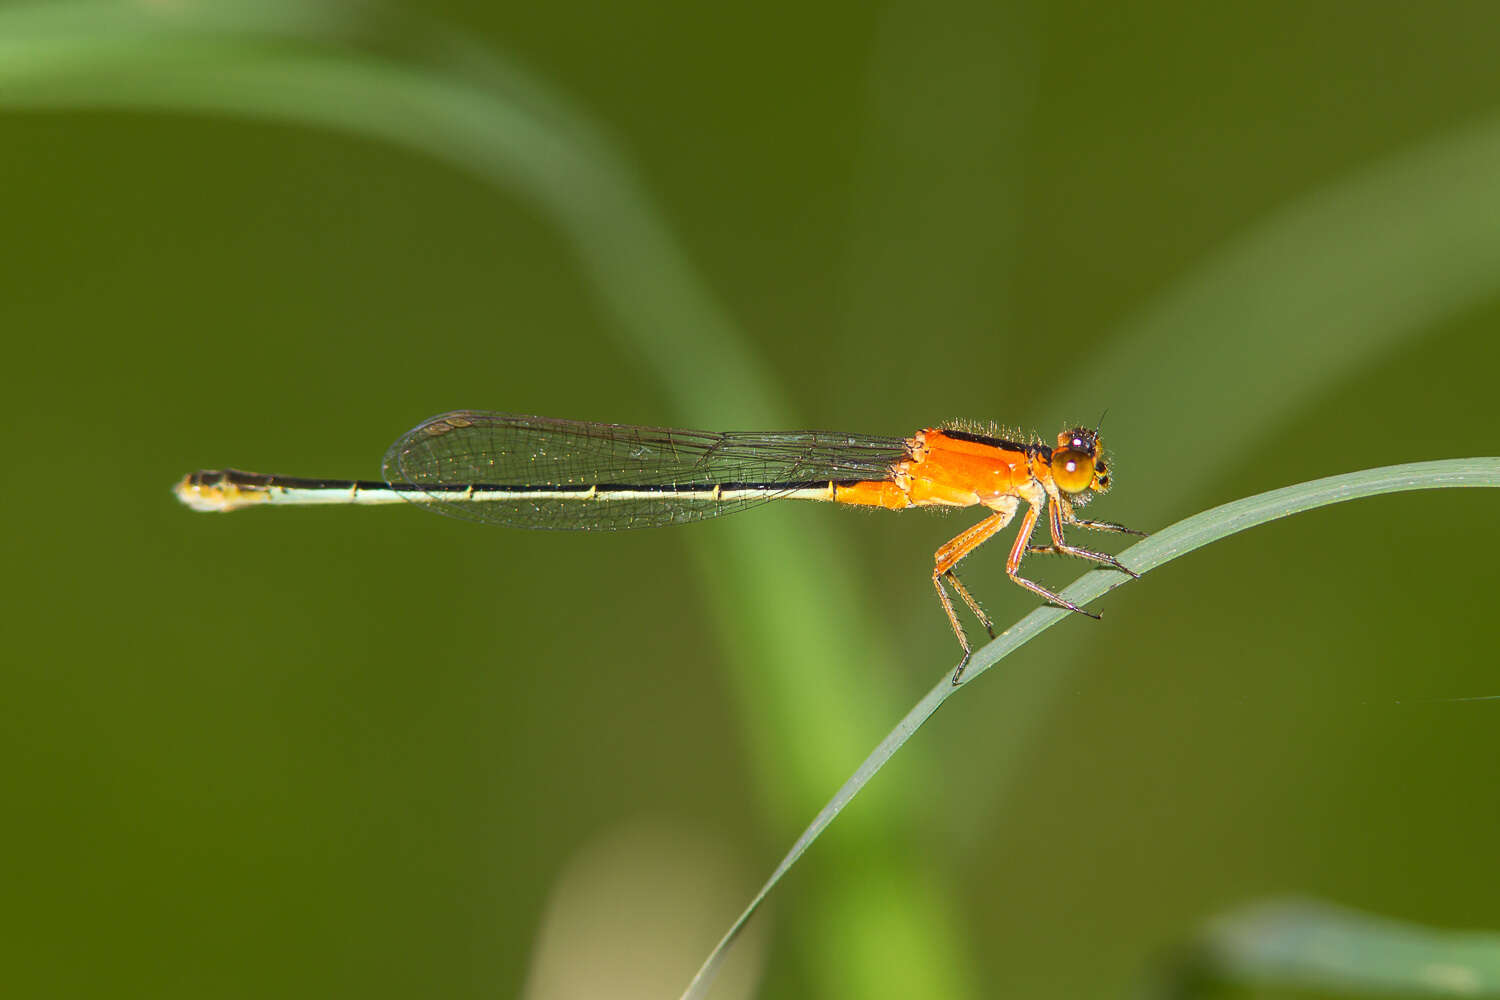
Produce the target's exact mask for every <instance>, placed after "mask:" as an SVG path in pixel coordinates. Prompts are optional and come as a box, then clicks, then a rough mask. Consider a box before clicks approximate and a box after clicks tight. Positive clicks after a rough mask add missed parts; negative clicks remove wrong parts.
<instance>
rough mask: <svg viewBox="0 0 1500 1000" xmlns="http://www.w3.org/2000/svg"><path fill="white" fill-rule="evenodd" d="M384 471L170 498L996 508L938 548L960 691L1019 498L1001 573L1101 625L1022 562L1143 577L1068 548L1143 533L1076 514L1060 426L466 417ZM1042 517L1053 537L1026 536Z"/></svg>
mask: <svg viewBox="0 0 1500 1000" xmlns="http://www.w3.org/2000/svg"><path fill="white" fill-rule="evenodd" d="M383 473H384V476H385V478H384V480H383V481H361V480H347V479H304V478H298V477H292V476H274V475H262V474H260V473H254V472H241V471H238V470H235V469H223V470H205V471H201V472H194V473H192V474H191V475H188V476H185V477H183V479H182V480H181V481H180V482H179V483H178V484H177V487H176V493H177V496H178V498H179V499H180V500H181V501H182V502H183V503H185V504H187V505H188V506H189V507H192V508H193V509H195V510H209V511H227V510H238V509H239V508H241V507H250V506H256V505H260V504H383V503H401V502H413V503H416V504H418V505H419V506H423V507H427V508H430V509H432V510H436V511H439V512H441V513H444V514H451V515H453V516H455V517H462V518H467V519H469V520H473V521H484V522H487V523H491V524H502V525H507V526H509V527H517V528H551V529H567V530H583V531H587V530H617V529H622V528H640V527H649V526H653V525H662V524H682V523H685V522H688V521H697V520H703V519H705V518H710V517H716V516H718V515H720V514H728V513H732V512H734V511H738V510H743V509H745V508H746V507H751V506H754V505H755V504H758V503H763V502H765V501H767V500H781V499H793V500H821V501H825V502H829V503H841V504H851V505H854V506H860V507H879V508H883V509H886V510H904V509H906V508H908V507H927V508H950V509H951V508H961V507H974V506H981V507H984V508H986V509H987V510H988V511H989V512H990V513H989V515H988V516H987V517H985V518H984V520H982V521H980V522H979V523H977V524H975V525H972V526H971V527H969V528H967V529H966V530H964V531H963V532H961V533H959V534H958V535H957V536H956V537H955V538H953V539H951V540H949V541H948V542H947V544H945V545H943V546H942V547H941V548H939V549H938V550H937V552H936V553H935V554H934V566H933V570H932V584H933V587H934V588H936V590H937V595H938V600H939V601H940V602H941V603H942V607H943V613H944V614H946V615H947V616H948V622H949V624H950V625H952V627H953V634H954V635H955V636H957V637H958V642H959V645H960V646H962V647H963V653H964V655H963V660H962V662H960V664H959V666H958V669H957V670H955V671H954V674H953V683H955V684H957V683H958V682H959V680H960V679H961V678H962V677H963V672H964V668H965V666H967V665H968V662H969V657H970V655H971V653H972V649H971V647H970V645H969V639H968V636H967V635H966V634H965V632H964V628H963V625H962V624H961V623H960V622H959V619H958V613H957V611H956V610H955V608H954V605H953V600H952V598H951V597H950V596H949V593H948V588H952V590H953V592H954V593H955V594H957V595H958V597H959V599H960V600H962V601H963V603H964V604H965V605H966V606H967V607H968V609H969V610H970V611H971V612H973V614H974V616H975V618H976V619H978V621H979V623H980V625H982V626H983V627H984V629H985V631H986V632H988V633H989V635H990V636H991V638H993V637H994V636H995V634H996V633H995V625H994V622H993V621H992V620H991V619H990V617H989V615H988V614H986V613H985V611H984V609H983V608H982V607H980V605H979V602H978V601H976V600H975V599H974V597H973V595H972V594H970V593H969V590H968V588H967V587H965V586H964V585H963V583H962V582H961V581H960V580H959V578H958V574H957V572H956V569H957V566H958V564H959V562H960V561H961V560H962V559H963V558H964V557H965V556H967V555H968V554H969V553H970V552H973V551H974V550H975V549H976V548H978V547H979V546H980V545H982V544H984V543H985V542H986V541H988V540H989V539H990V538H992V537H993V536H994V535H995V534H997V533H998V532H999V531H1001V530H1002V529H1003V528H1005V527H1006V525H1008V524H1009V523H1010V522H1011V520H1012V519H1014V518H1015V516H1016V514H1017V513H1018V512H1019V511H1020V509H1021V506H1022V505H1023V504H1024V505H1025V507H1026V513H1025V514H1024V516H1023V517H1022V519H1021V527H1020V530H1019V531H1018V532H1017V533H1016V539H1015V541H1014V542H1013V543H1012V544H1011V547H1010V556H1009V558H1007V560H1006V563H1005V572H1006V573H1007V575H1009V576H1010V578H1011V579H1012V580H1014V581H1015V582H1016V583H1018V584H1020V585H1021V586H1022V587H1025V588H1026V589H1027V590H1029V591H1031V592H1032V593H1034V594H1036V595H1037V596H1038V597H1041V598H1042V599H1043V600H1045V601H1047V602H1049V603H1051V604H1055V605H1057V606H1059V607H1063V608H1067V609H1068V610H1070V611H1076V612H1078V613H1079V614H1083V615H1088V616H1089V617H1091V618H1097V617H1099V616H1098V615H1096V614H1094V613H1093V612H1091V611H1087V610H1085V609H1083V608H1081V607H1079V606H1078V605H1076V604H1074V603H1073V602H1071V601H1069V600H1067V599H1066V598H1064V597H1063V596H1062V595H1060V594H1058V593H1056V592H1054V591H1052V590H1049V589H1048V588H1046V587H1044V586H1042V585H1041V584H1039V583H1037V582H1035V581H1034V580H1029V579H1027V578H1026V577H1023V576H1021V575H1020V568H1021V561H1022V559H1023V558H1024V557H1025V556H1026V554H1027V553H1032V552H1035V553H1052V554H1058V555H1069V556H1075V557H1078V558H1080V559H1085V560H1088V561H1090V562H1093V563H1097V564H1099V565H1100V566H1104V567H1107V568H1109V569H1114V570H1118V571H1119V572H1121V573H1124V574H1126V575H1128V576H1132V577H1134V576H1136V575H1137V574H1136V573H1134V572H1133V571H1131V570H1130V569H1128V568H1126V567H1125V566H1124V565H1122V564H1121V563H1120V562H1119V560H1117V559H1116V558H1115V557H1114V556H1111V555H1107V554H1105V553H1102V552H1094V551H1091V550H1089V549H1085V548H1080V547H1078V546H1076V545H1071V544H1069V543H1068V541H1067V540H1066V538H1065V537H1064V528H1065V527H1067V526H1074V527H1080V528H1091V529H1094V530H1097V531H1112V532H1121V533H1125V534H1132V535H1139V534H1143V532H1139V531H1132V530H1131V529H1129V528H1126V527H1124V526H1122V525H1118V524H1113V523H1111V522H1108V521H1089V520H1085V519H1083V518H1080V517H1079V516H1078V513H1077V508H1079V507H1080V506H1082V505H1083V504H1084V503H1085V502H1087V501H1088V499H1089V498H1090V497H1092V496H1093V495H1094V494H1096V493H1103V492H1104V491H1106V490H1108V489H1109V486H1110V478H1109V469H1108V468H1107V466H1106V462H1105V458H1104V455H1103V446H1102V445H1101V443H1100V441H1099V435H1098V431H1097V429H1094V430H1090V429H1088V428H1085V427H1077V428H1073V429H1070V430H1067V431H1064V432H1063V433H1061V434H1059V435H1058V436H1057V445H1056V447H1048V446H1047V445H1044V444H1042V443H1041V442H1040V441H1036V440H1033V441H1029V442H1027V441H1016V440H1010V439H1007V438H1004V437H999V436H995V434H994V433H990V434H984V433H979V432H978V431H977V430H972V429H968V428H966V427H957V426H955V427H946V428H933V427H929V428H926V429H924V430H920V431H918V432H917V433H915V434H913V435H912V436H911V437H908V438H894V437H877V436H872V435H866V434H844V433H835V432H830V431H732V432H727V433H716V432H710V431H693V430H677V429H671V428H665V427H637V426H631V425H627V424H604V423H592V422H587V421H577V420H558V419H553V418H549V417H528V416H519V415H516V414H510V413H491V412H484V411H479V410H459V411H455V412H453V413H445V414H442V415H441V416H437V417H433V418H432V419H431V420H426V421H424V422H422V423H421V424H418V425H417V426H416V427H414V428H412V429H411V430H410V431H408V432H407V433H405V434H403V435H402V436H401V437H400V438H399V439H398V440H397V441H396V443H395V444H393V445H391V447H390V449H389V450H388V451H387V452H386V455H385V462H384V465H383ZM1044 510H1045V511H1046V514H1047V526H1048V531H1049V534H1050V535H1051V540H1052V544H1050V545H1032V544H1031V536H1032V533H1033V531H1034V529H1035V528H1036V524H1037V520H1038V519H1039V518H1040V516H1041V514H1042V512H1043V511H1044Z"/></svg>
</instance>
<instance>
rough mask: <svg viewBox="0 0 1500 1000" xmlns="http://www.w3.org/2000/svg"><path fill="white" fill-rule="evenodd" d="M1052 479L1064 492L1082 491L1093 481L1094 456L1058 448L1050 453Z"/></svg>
mask: <svg viewBox="0 0 1500 1000" xmlns="http://www.w3.org/2000/svg"><path fill="white" fill-rule="evenodd" d="M1052 481H1053V482H1055V483H1057V488H1058V489H1060V490H1062V491H1063V492H1064V493H1082V492H1083V491H1084V490H1086V489H1088V488H1089V485H1090V484H1091V483H1092V482H1093V481H1094V456H1093V455H1090V454H1089V453H1088V452H1086V451H1074V450H1073V449H1071V448H1059V449H1058V450H1057V451H1054V452H1053V453H1052Z"/></svg>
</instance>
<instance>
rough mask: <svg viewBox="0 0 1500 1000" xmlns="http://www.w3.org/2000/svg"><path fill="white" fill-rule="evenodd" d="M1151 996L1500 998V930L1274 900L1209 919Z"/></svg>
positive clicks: (1322, 903)
mask: <svg viewBox="0 0 1500 1000" xmlns="http://www.w3.org/2000/svg"><path fill="white" fill-rule="evenodd" d="M1158 979H1159V982H1158V983H1157V984H1155V987H1154V988H1153V989H1152V990H1151V994H1152V995H1155V996H1163V997H1172V998H1184V1000H1186V998H1189V997H1196V996H1205V995H1213V994H1215V993H1217V992H1218V991H1219V990H1221V989H1222V987H1224V986H1231V987H1233V986H1240V987H1244V986H1251V987H1259V988H1262V989H1264V988H1270V989H1276V990H1287V991H1292V990H1296V991H1306V990H1315V991H1318V992H1319V993H1324V994H1329V995H1333V996H1391V995H1400V996H1409V997H1495V996H1500V934H1497V933H1494V932H1482V931H1452V930H1438V929H1435V928H1431V927H1424V926H1421V925H1419V924H1412V923H1406V922H1404V921H1399V920H1391V919H1389V918H1386V917H1377V916H1374V915H1371V914H1367V913H1361V912H1360V911H1358V910H1353V909H1349V908H1346V907H1342V906H1334V905H1333V904H1330V903H1324V902H1319V901H1317V900H1303V899H1284V900H1270V901H1267V902H1261V903H1254V904H1251V905H1248V906H1243V907H1240V908H1238V909H1234V910H1231V911H1229V912H1228V913H1225V914H1223V915H1221V916H1219V917H1216V918H1214V919H1213V920H1211V921H1209V923H1208V926H1207V927H1206V928H1205V930H1204V932H1203V935H1202V937H1201V939H1200V940H1199V941H1198V942H1197V943H1196V944H1194V945H1192V946H1191V947H1190V948H1189V949H1188V950H1187V951H1186V952H1185V953H1184V954H1183V955H1182V956H1181V957H1180V958H1179V959H1177V960H1176V961H1175V962H1174V963H1173V964H1172V965H1171V966H1169V967H1167V968H1165V969H1164V970H1163V971H1162V972H1161V973H1160V974H1159V975H1158Z"/></svg>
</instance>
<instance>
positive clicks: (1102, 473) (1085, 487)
mask: <svg viewBox="0 0 1500 1000" xmlns="http://www.w3.org/2000/svg"><path fill="white" fill-rule="evenodd" d="M1051 464H1052V481H1053V482H1055V483H1057V488H1058V489H1060V490H1062V491H1063V492H1064V493H1072V494H1079V493H1086V492H1087V491H1089V490H1093V491H1094V492H1096V493H1103V492H1104V491H1105V490H1107V489H1109V470H1108V469H1106V468H1105V466H1104V445H1103V442H1101V441H1100V440H1099V434H1098V432H1097V431H1094V430H1090V429H1089V428H1087V427H1075V428H1073V429H1072V430H1068V431H1063V432H1062V433H1061V434H1059V435H1058V436H1057V448H1056V449H1055V450H1054V451H1053V452H1052V463H1051Z"/></svg>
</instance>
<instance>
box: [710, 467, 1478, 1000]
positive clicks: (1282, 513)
mask: <svg viewBox="0 0 1500 1000" xmlns="http://www.w3.org/2000/svg"><path fill="white" fill-rule="evenodd" d="M1457 487H1492V488H1494V487H1500V458H1462V459H1448V460H1444V461H1437V462H1417V463H1413V464H1409V465H1392V466H1386V467H1384V468H1379V469H1370V470H1367V471H1364V472H1351V473H1348V474H1346V475H1341V476H1331V477H1329V478H1327V479H1317V480H1313V481H1312V482H1308V483H1301V484H1298V485H1296V486H1287V487H1284V488H1282V489H1278V490H1271V491H1270V492H1267V493H1261V494H1258V495H1256V496H1253V497H1247V498H1246V499H1244V500H1236V501H1234V502H1233V503H1227V504H1224V505H1222V506H1219V507H1215V508H1213V509H1211V510H1206V511H1204V512H1202V513H1201V514H1195V515H1193V516H1192V517H1189V518H1186V519H1184V520H1182V521H1179V522H1177V523H1176V524H1174V525H1172V526H1171V527H1169V528H1164V529H1162V530H1161V531H1158V532H1157V533H1156V534H1154V535H1152V536H1151V537H1149V538H1147V539H1144V540H1143V541H1141V542H1138V543H1137V544H1135V545H1133V546H1131V547H1130V548H1129V549H1127V550H1125V551H1124V552H1122V553H1121V554H1120V557H1119V558H1120V561H1121V562H1123V563H1124V564H1125V565H1127V566H1129V567H1130V568H1131V569H1133V570H1135V571H1136V572H1137V573H1141V574H1145V573H1147V572H1149V571H1150V570H1152V569H1155V568H1156V567H1158V566H1162V565H1165V564H1166V563H1169V562H1171V561H1172V560H1173V559H1176V558H1178V557H1180V556H1184V555H1187V554H1188V553H1189V552H1192V551H1193V550H1194V549H1199V548H1202V547H1203V546H1205V545H1208V544H1209V543H1211V542H1215V541H1218V540H1219V539H1222V538H1227V537H1228V536H1230V535H1234V534H1238V533H1239V532H1242V531H1245V530H1247V529H1249V528H1253V527H1256V526H1257V525H1261V524H1265V523H1267V522H1269V521H1274V520H1277V519H1279V518H1283V517H1290V516H1291V515H1293V514H1299V513H1302V512H1304V511H1308V510H1313V509H1315V508H1318V507H1326V506H1328V505H1329V504H1335V503H1342V502H1344V501H1348V500H1358V499H1361V498H1363V497H1371V496H1380V495H1383V494H1387V493H1401V492H1406V491H1409V490H1428V489H1450V488H1457ZM1126 582H1130V581H1128V580H1127V579H1126V578H1125V577H1122V576H1121V575H1120V574H1119V573H1117V572H1114V571H1111V570H1092V571H1090V572H1089V573H1086V574H1085V575H1084V576H1082V577H1080V578H1079V579H1078V580H1076V581H1075V582H1074V583H1073V584H1072V585H1071V586H1069V587H1068V588H1067V589H1065V590H1063V591H1062V595H1063V596H1064V597H1066V598H1068V599H1069V600H1071V601H1073V602H1074V603H1075V604H1080V605H1082V604H1086V603H1088V602H1089V601H1092V600H1094V599H1096V598H1098V597H1101V596H1103V595H1104V594H1105V593H1107V592H1108V591H1110V590H1113V589H1114V588H1115V587H1118V586H1120V585H1121V584H1122V583H1126ZM1071 614H1072V613H1071V612H1069V611H1065V610H1063V609H1062V608H1052V607H1043V608H1038V609H1037V610H1035V611H1033V612H1031V613H1030V614H1029V615H1027V616H1026V617H1025V618H1022V619H1021V620H1020V621H1019V622H1017V623H1016V624H1015V625H1014V626H1012V627H1011V628H1009V629H1007V630H1006V631H1005V632H1004V633H1003V634H1002V635H1000V637H999V638H997V639H995V640H993V641H991V642H989V643H987V644H986V645H984V646H983V647H981V648H980V649H978V650H975V652H974V657H973V659H972V660H971V661H970V663H969V667H968V670H967V671H966V673H965V675H964V680H963V683H962V684H958V685H955V684H953V683H952V680H951V677H950V676H949V675H946V674H945V675H944V677H943V678H942V679H941V680H939V681H938V682H937V684H936V685H935V686H934V687H933V688H932V690H930V691H928V692H927V694H926V695H925V696H924V697H923V698H922V700H921V701H919V702H917V704H916V705H915V706H914V707H913V708H912V710H911V711H910V712H908V713H907V714H906V717H905V718H903V719H902V720H901V721H900V722H899V723H897V724H896V728H894V729H892V730H891V731H890V733H889V734H887V736H886V737H885V739H883V740H882V741H881V742H880V745H879V746H877V747H876V748H875V749H874V751H872V752H871V753H870V755H869V756H868V757H866V758H865V760H864V762H863V763H862V764H860V765H859V768H858V769H857V770H856V771H855V772H854V773H853V774H852V775H851V776H850V777H849V779H848V780H847V781H845V782H844V784H843V786H842V787H841V788H839V790H838V791H837V792H836V793H835V794H834V796H833V798H831V799H829V800H828V803H827V805H825V806H824V807H823V808H822V810H821V811H820V812H819V813H818V815H817V816H816V817H815V818H814V819H813V821H812V823H811V824H809V825H808V827H807V829H806V830H804V831H803V832H802V835H801V836H800V837H798V838H797V840H796V842H795V843H794V844H793V845H792V848H791V850H790V851H788V852H787V854H786V856H785V857H783V858H782V859H781V863H780V864H778V865H777V866H776V870H775V871H773V872H772V873H771V877H770V878H769V879H768V880H767V881H766V884H765V885H764V886H762V887H761V889H760V892H759V893H757V894H756V896H755V898H754V899H752V900H751V901H750V905H749V906H747V907H746V908H745V910H744V912H743V913H741V914H740V916H739V919H737V920H736V921H735V923H734V925H733V926H732V927H731V928H730V929H729V932H728V933H727V934H725V935H724V937H723V939H722V940H721V941H720V942H719V944H718V946H717V947H715V949H714V951H713V952H712V953H711V954H710V955H709V956H708V959H707V960H706V961H705V962H704V963H703V966H702V967H701V968H700V969H699V971H698V974H697V975H696V976H695V977H694V978H693V982H692V983H691V984H690V985H689V987H688V989H687V992H686V993H684V994H683V996H684V1000H693V998H698V997H703V996H705V995H707V990H708V988H709V986H710V985H711V983H712V980H713V976H714V973H715V972H716V971H717V969H718V966H719V964H720V962H721V961H722V960H723V957H724V955H725V953H726V952H727V949H728V948H729V947H730V946H731V945H732V944H733V942H734V939H735V937H736V936H737V935H738V933H739V931H740V929H741V928H742V927H744V926H745V924H746V922H748V921H749V919H750V917H751V916H752V915H753V914H754V913H755V911H756V909H758V908H759V906H760V904H761V903H762V902H763V901H764V900H765V899H766V897H767V896H768V895H770V892H771V890H772V889H773V888H774V887H775V885H776V883H777V882H779V881H780V880H781V878H782V876H783V875H785V874H786V873H787V871H788V870H790V868H791V867H792V865H794V864H796V863H797V860H798V859H799V858H800V857H801V856H802V855H803V853H804V852H805V851H806V850H807V849H808V847H810V846H812V843H813V841H815V840H817V839H818V837H819V836H821V835H822V833H823V831H824V830H825V829H827V828H828V826H829V824H831V823H832V822H833V820H834V817H836V816H838V814H839V813H840V812H842V811H843V810H844V807H845V806H847V805H848V804H849V802H850V801H851V800H852V799H853V798H854V796H855V795H857V794H859V791H860V790H861V789H862V788H864V786H865V785H866V784H868V783H869V781H870V779H871V778H873V777H874V776H875V774H876V772H878V771H879V770H880V769H881V768H882V767H884V766H885V765H886V763H887V762H888V761H889V760H890V759H891V757H892V756H894V755H895V753H896V751H897V750H899V749H901V746H902V745H903V744H905V743H906V741H907V740H909V739H910V738H911V736H912V734H913V733H915V732H916V731H917V730H918V729H920V728H921V727H922V724H923V723H925V722H926V721H927V720H928V719H929V718H931V717H932V714H933V713H934V712H936V711H937V710H938V708H939V707H940V706H941V705H942V704H943V702H945V701H947V700H948V698H949V697H950V696H951V695H952V694H953V693H954V692H955V691H959V690H961V689H963V688H966V687H968V686H969V683H970V682H971V681H973V680H974V679H975V678H976V677H978V676H979V675H980V674H982V673H984V672H985V671H986V670H988V669H990V668H991V667H993V666H994V665H995V664H996V663H998V662H1000V660H1002V659H1004V658H1005V657H1007V656H1009V655H1010V654H1011V653H1013V652H1015V651H1016V650H1017V649H1019V648H1020V647H1021V646H1023V645H1025V644H1026V643H1028V642H1030V641H1031V640H1032V639H1034V638H1036V637H1037V636H1038V635H1041V634H1042V633H1043V632H1045V631H1046V630H1047V629H1049V628H1051V627H1052V626H1053V625H1056V624H1057V623H1058V622H1060V621H1062V620H1063V619H1064V618H1067V617H1069V616H1070V615H1071Z"/></svg>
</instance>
